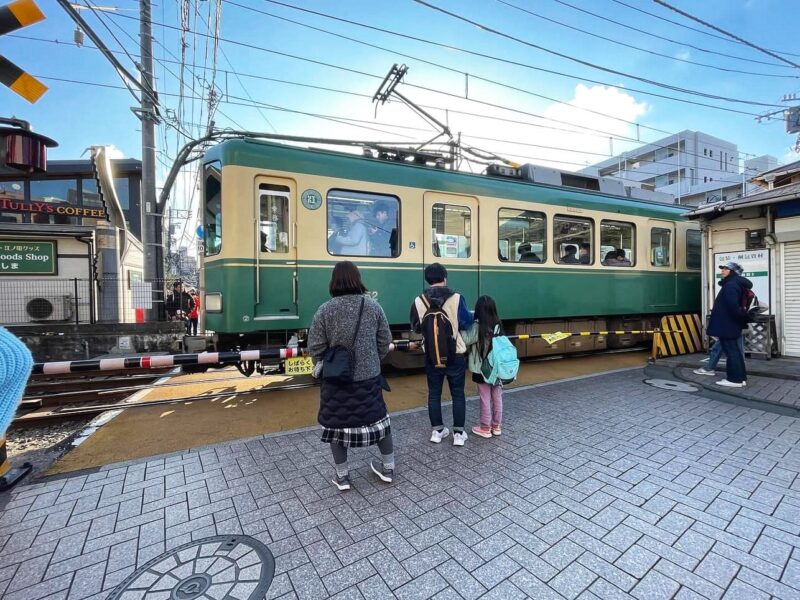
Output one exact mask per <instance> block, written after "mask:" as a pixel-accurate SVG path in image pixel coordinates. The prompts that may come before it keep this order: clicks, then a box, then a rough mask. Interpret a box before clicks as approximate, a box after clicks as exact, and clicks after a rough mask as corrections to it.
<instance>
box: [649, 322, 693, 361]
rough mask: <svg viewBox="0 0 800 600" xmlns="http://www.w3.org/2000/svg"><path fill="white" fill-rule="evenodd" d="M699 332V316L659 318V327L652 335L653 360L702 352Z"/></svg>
mask: <svg viewBox="0 0 800 600" xmlns="http://www.w3.org/2000/svg"><path fill="white" fill-rule="evenodd" d="M701 332H702V326H701V324H700V315H669V316H667V317H661V326H660V328H659V330H658V331H656V332H655V333H654V334H653V353H652V356H653V358H664V357H667V356H679V355H681V354H693V353H695V352H702V351H703V336H702V335H701Z"/></svg>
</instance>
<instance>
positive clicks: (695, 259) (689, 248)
mask: <svg viewBox="0 0 800 600" xmlns="http://www.w3.org/2000/svg"><path fill="white" fill-rule="evenodd" d="M702 262H703V234H702V233H701V232H700V231H699V230H697V229H689V230H687V231H686V268H687V269H699V268H700V265H701V264H702Z"/></svg>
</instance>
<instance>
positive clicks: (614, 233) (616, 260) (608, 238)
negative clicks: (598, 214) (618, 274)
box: [600, 221, 636, 267]
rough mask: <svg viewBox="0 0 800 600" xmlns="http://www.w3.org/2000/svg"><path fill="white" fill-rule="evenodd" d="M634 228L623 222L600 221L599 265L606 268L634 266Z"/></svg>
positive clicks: (632, 225)
mask: <svg viewBox="0 0 800 600" xmlns="http://www.w3.org/2000/svg"><path fill="white" fill-rule="evenodd" d="M635 241H636V226H635V225H634V224H633V223H626V222H624V221H600V259H601V260H600V263H601V264H602V265H604V266H606V267H632V266H633V265H634V264H636V256H635V255H634V252H635V248H636V244H635Z"/></svg>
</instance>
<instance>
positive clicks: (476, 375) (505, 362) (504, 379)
mask: <svg viewBox="0 0 800 600" xmlns="http://www.w3.org/2000/svg"><path fill="white" fill-rule="evenodd" d="M474 317H475V322H474V323H473V325H472V327H470V328H469V329H468V330H466V331H462V332H461V337H462V339H463V340H464V343H465V344H466V345H467V351H468V353H469V355H468V359H467V366H468V367H469V370H470V371H471V372H472V381H474V382H475V383H476V384H477V385H478V394H480V398H481V415H480V425H478V426H476V427H473V428H472V433H474V434H475V435H477V436H480V437H483V438H490V437H492V436H498V435H500V434H501V433H502V428H501V426H502V422H503V383H511V382H512V381H514V379H515V378H516V376H517V371H518V369H519V360H517V351H516V348H514V345H513V344H512V343H511V342H510V341H509V339H508V338H507V337H505V336H504V335H503V324H502V322H501V321H500V317H498V316H497V305H496V304H495V301H494V300H493V299H492V298H491V297H490V296H481V297H480V298H478V301H477V302H476V303H475V315H474Z"/></svg>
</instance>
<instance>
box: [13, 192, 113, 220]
mask: <svg viewBox="0 0 800 600" xmlns="http://www.w3.org/2000/svg"><path fill="white" fill-rule="evenodd" d="M0 211H3V212H16V213H31V214H36V215H63V216H66V217H88V218H90V219H108V213H106V210H105V208H89V207H86V206H74V205H72V204H68V203H66V202H22V201H20V200H12V199H11V198H6V197H3V196H0Z"/></svg>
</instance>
